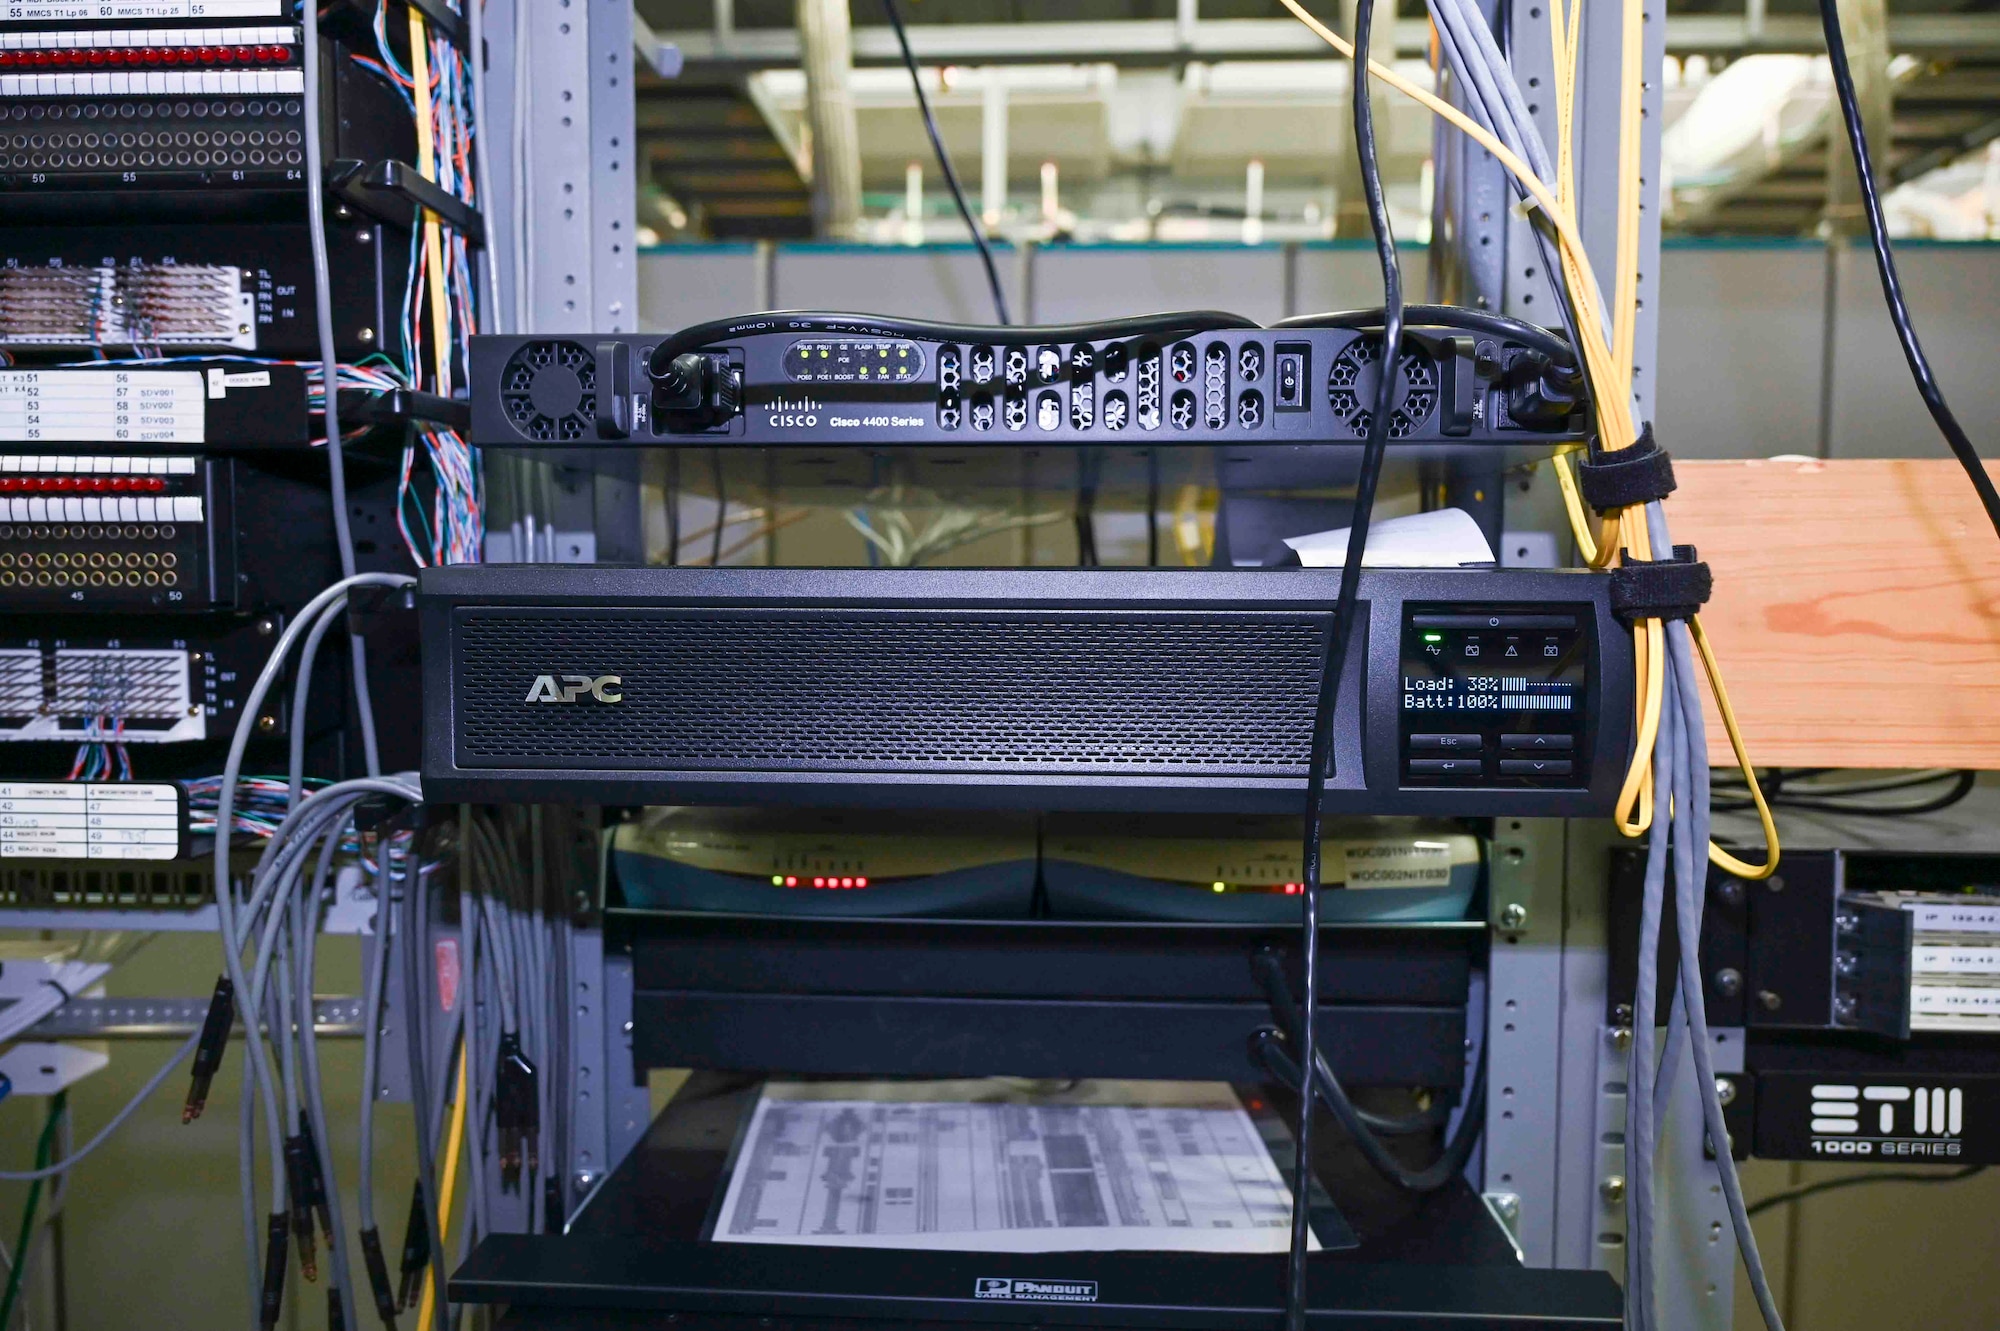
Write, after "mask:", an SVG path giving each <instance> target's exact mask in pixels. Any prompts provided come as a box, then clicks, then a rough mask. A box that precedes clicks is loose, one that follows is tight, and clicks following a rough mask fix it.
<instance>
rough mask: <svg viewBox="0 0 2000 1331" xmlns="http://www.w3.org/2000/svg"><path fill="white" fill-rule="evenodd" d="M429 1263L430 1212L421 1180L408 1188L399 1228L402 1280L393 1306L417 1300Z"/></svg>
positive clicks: (408, 1304) (401, 1305) (403, 1305)
mask: <svg viewBox="0 0 2000 1331" xmlns="http://www.w3.org/2000/svg"><path fill="white" fill-rule="evenodd" d="M430 1265H431V1221H430V1212H429V1211H428V1210H427V1209H426V1208H425V1206H424V1181H423V1180H422V1179H418V1180H417V1181H416V1184H415V1185H414V1186H413V1187H412V1188H411V1189H410V1220H409V1224H408V1225H407V1226H406V1227H405V1228H404V1230H403V1268H402V1272H401V1275H402V1280H401V1281H400V1283H399V1284H398V1285H397V1290H396V1306H397V1307H399V1308H407V1307H409V1306H410V1305H411V1304H413V1303H415V1302H416V1301H417V1295H418V1294H419V1293H421V1292H422V1290H423V1287H424V1272H425V1271H427V1270H429V1269H430Z"/></svg>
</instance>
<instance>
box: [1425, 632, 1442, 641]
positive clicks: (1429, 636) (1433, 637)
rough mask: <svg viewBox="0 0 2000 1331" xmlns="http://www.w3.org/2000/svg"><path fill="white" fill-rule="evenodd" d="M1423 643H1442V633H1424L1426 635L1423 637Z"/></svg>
mask: <svg viewBox="0 0 2000 1331" xmlns="http://www.w3.org/2000/svg"><path fill="white" fill-rule="evenodd" d="M1424 641H1425V642H1443V641H1444V634H1442V633H1426V634H1425V635H1424Z"/></svg>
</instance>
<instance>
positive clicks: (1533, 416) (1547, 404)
mask: <svg viewBox="0 0 2000 1331" xmlns="http://www.w3.org/2000/svg"><path fill="white" fill-rule="evenodd" d="M1502 379H1503V381H1504V382H1505V383H1506V385H1507V415H1508V417H1509V419H1511V420H1512V421H1513V422H1514V424H1516V425H1520V426H1525V427H1527V428H1528V429H1534V430H1560V429H1562V428H1563V427H1564V426H1566V425H1568V424H1569V420H1570V417H1571V416H1573V415H1574V414H1575V413H1576V410H1577V408H1578V407H1579V406H1581V405H1582V401H1583V375H1582V372H1581V371H1579V370H1578V369H1577V368H1576V367H1575V366H1574V365H1561V364H1558V363H1557V362H1555V361H1554V360H1552V359H1550V358H1549V357H1548V356H1545V355H1543V354H1542V353H1541V352H1539V351H1532V350H1522V349H1516V350H1513V351H1510V352H1508V353H1507V356H1506V361H1505V370H1504V371H1503V373H1502Z"/></svg>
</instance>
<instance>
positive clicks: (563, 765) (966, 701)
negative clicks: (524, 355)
mask: <svg viewBox="0 0 2000 1331" xmlns="http://www.w3.org/2000/svg"><path fill="white" fill-rule="evenodd" d="M1324 633H1325V619H1324V617H1323V616H1318V615H1313V614H1284V613H1260V612H1225V611H1214V612H1203V613H1190V614H1178V615H1176V614H1161V613H1157V612H1145V613H1131V614H1119V613H1108V612H1106V613H1075V612H1072V613H1068V614H1064V615H1061V616H1060V617H1057V616H1055V615H1052V614H1034V613H1016V614H1007V613H973V612H962V613H961V612H951V611H939V612H922V613H918V612H902V613H860V612H829V613H826V614H814V613H807V612H788V613H782V614H778V615H769V614H758V613H756V612H748V611H745V612H731V611H686V612H675V611H631V610H628V611H621V612H617V613H590V612H567V613H566V612H563V611H560V610H549V611H534V610H519V609H509V610H492V611H486V610H480V609H476V608H467V609H463V610H460V611H459V612H458V614H457V617H456V623H455V631H454V638H455V642H454V648H453V650H454V656H455V668H454V676H455V694H456V697H455V700H454V711H455V721H456V750H457V760H458V763H459V765H460V766H461V767H464V768H481V767H488V768H491V767H537V768H553V769H568V770H581V769H598V770H611V769H623V770H633V769H639V770H646V769H650V770H683V771H693V770H709V771H718V770H737V771H775V770H820V771H826V770H837V771H852V772H985V773H991V774H996V775H998V774H1007V773H1022V774H1028V773H1065V772H1094V773H1104V774H1119V773H1126V774H1131V773H1171V774H1177V775H1216V776H1262V777H1285V776H1300V775H1303V774H1304V772H1305V768H1306V763H1307V750H1308V745H1309V742H1310V731H1311V723H1312V711H1313V703H1314V699H1315V694H1316V690H1317V688H1318V680H1319V662H1320V654H1321V651H1322V640H1323V636H1324ZM565 674H576V675H587V676H592V677H596V676H602V675H617V676H618V677H619V679H620V681H621V682H620V684H619V685H618V689H617V691H618V692H620V693H621V694H622V701H620V702H618V703H615V704H614V703H606V702H600V701H595V700H593V699H592V698H591V697H590V695H589V694H588V693H585V694H582V695H581V696H580V697H579V698H578V699H577V701H574V702H568V703H558V702H529V701H527V698H528V695H529V693H530V692H531V691H532V690H533V688H534V685H535V681H536V679H537V677H539V676H542V675H554V676H557V677H560V676H562V675H565Z"/></svg>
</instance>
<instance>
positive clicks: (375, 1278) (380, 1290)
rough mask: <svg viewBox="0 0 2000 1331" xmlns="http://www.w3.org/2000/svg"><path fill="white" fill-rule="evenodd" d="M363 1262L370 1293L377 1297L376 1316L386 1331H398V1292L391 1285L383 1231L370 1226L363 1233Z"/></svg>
mask: <svg viewBox="0 0 2000 1331" xmlns="http://www.w3.org/2000/svg"><path fill="white" fill-rule="evenodd" d="M361 1260H362V1262H363V1263H364V1264H365V1265H366V1266H367V1267H368V1292H369V1293H370V1294H372V1295H374V1296H375V1315H376V1316H378V1317H380V1318H381V1319H382V1325H383V1327H384V1328H385V1331H396V1291H395V1290H394V1289H392V1288H391V1287H390V1285H389V1262H388V1260H387V1259H386V1258H384V1257H383V1256H382V1231H381V1230H379V1229H377V1228H375V1226H373V1225H370V1226H368V1228H366V1229H364V1230H362V1231H361Z"/></svg>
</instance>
